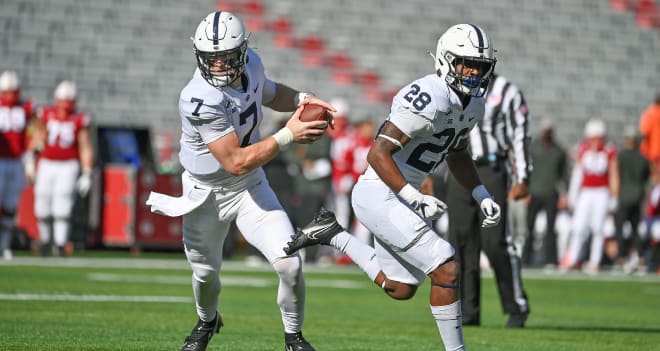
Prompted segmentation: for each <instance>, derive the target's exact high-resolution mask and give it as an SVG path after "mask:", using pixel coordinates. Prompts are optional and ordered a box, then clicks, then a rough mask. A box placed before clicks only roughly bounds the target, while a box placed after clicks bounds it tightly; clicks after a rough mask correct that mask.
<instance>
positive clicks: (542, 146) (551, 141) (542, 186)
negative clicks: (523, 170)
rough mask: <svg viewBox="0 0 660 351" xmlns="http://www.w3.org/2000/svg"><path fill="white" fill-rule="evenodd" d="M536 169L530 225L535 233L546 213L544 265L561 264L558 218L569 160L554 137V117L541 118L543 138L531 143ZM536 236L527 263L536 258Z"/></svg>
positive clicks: (532, 180) (525, 258)
mask: <svg viewBox="0 0 660 351" xmlns="http://www.w3.org/2000/svg"><path fill="white" fill-rule="evenodd" d="M530 153H531V155H532V160H539V162H535V163H534V169H533V170H532V172H531V174H530V181H529V193H530V195H531V200H530V204H529V210H528V213H527V215H528V217H527V227H528V229H529V233H534V228H535V223H536V217H537V215H538V214H539V212H541V211H544V212H545V218H546V226H545V233H543V235H542V237H543V260H542V261H540V263H541V264H546V265H551V266H555V267H556V266H557V233H556V232H555V219H556V217H557V204H558V201H559V196H560V194H562V193H565V192H566V189H567V184H566V172H567V159H566V152H565V151H564V149H563V148H562V147H561V146H560V145H559V144H557V142H556V141H555V138H554V126H553V123H552V121H551V120H550V119H548V118H545V119H543V120H542V121H541V130H540V132H539V137H538V138H536V139H534V140H532V143H531V146H530ZM532 238H533V236H532V237H530V239H529V240H528V241H527V243H526V245H525V246H526V249H525V253H526V254H525V255H523V262H525V263H527V264H530V263H532V262H533V259H532V250H533V249H532V244H533V239H532Z"/></svg>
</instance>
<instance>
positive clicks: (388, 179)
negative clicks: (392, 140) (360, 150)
mask: <svg viewBox="0 0 660 351" xmlns="http://www.w3.org/2000/svg"><path fill="white" fill-rule="evenodd" d="M384 146H385V145H383V143H379V142H378V141H376V142H375V143H374V145H373V146H372V147H371V149H370V150H369V153H368V154H367V162H369V165H370V166H371V167H372V168H373V169H374V171H376V174H378V176H379V177H380V179H381V180H382V181H383V182H384V183H385V184H386V185H387V186H388V187H390V189H392V191H393V192H395V193H399V191H401V189H402V188H403V187H404V186H405V185H406V184H408V182H407V181H406V179H405V178H404V177H403V174H401V171H400V170H399V167H397V165H396V163H395V162H394V159H393V158H392V155H391V154H390V153H389V151H388V150H386V149H383V150H381V149H379V148H380V147H384Z"/></svg>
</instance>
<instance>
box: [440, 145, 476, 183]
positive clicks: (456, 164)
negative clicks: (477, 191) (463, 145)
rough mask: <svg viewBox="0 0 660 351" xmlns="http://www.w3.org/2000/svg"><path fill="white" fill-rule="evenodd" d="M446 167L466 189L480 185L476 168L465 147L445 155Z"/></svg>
mask: <svg viewBox="0 0 660 351" xmlns="http://www.w3.org/2000/svg"><path fill="white" fill-rule="evenodd" d="M447 167H448V168H449V171H450V172H451V174H452V175H454V178H456V180H457V181H458V183H459V184H461V185H462V186H463V187H464V188H465V189H466V190H468V191H472V190H473V189H474V188H476V187H477V186H479V185H481V180H480V179H479V174H477V170H476V168H475V167H474V163H473V162H472V158H471V157H470V154H469V153H468V152H467V149H463V150H460V151H455V152H450V153H449V154H448V155H447Z"/></svg>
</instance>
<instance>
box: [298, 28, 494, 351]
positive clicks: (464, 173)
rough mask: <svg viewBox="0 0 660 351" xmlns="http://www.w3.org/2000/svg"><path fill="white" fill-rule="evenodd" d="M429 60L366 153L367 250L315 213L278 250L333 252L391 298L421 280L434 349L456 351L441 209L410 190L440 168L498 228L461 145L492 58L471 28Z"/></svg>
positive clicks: (452, 277)
mask: <svg viewBox="0 0 660 351" xmlns="http://www.w3.org/2000/svg"><path fill="white" fill-rule="evenodd" d="M431 56H432V57H433V58H434V61H435V69H436V72H435V73H433V74H429V75H427V76H424V77H421V78H419V79H417V80H415V81H413V82H412V83H409V84H407V85H406V86H404V87H403V88H402V89H401V90H400V91H399V92H398V93H397V94H396V95H395V97H394V99H393V101H392V107H391V111H390V115H389V117H388V118H387V120H386V121H385V122H384V124H383V125H382V126H381V127H380V130H379V131H378V133H377V137H376V139H375V140H374V144H373V145H372V146H371V148H370V150H369V153H368V155H367V161H368V163H369V168H368V169H367V171H366V172H365V173H364V174H363V175H362V176H361V177H360V179H359V180H358V182H357V184H356V185H355V187H354V189H353V196H352V204H353V208H354V210H355V214H356V216H357V218H358V220H359V221H360V222H362V224H364V225H365V226H366V227H367V228H368V229H369V230H370V231H371V232H372V233H373V234H374V237H375V243H374V244H375V247H374V248H373V249H372V248H371V247H369V246H367V245H365V244H363V243H361V242H360V241H359V240H354V237H353V236H351V235H350V234H348V233H346V232H345V231H344V230H343V228H341V226H340V225H339V224H337V222H336V220H335V218H334V215H333V214H332V213H331V212H327V211H321V213H319V214H318V215H317V217H316V218H315V220H314V221H313V222H312V223H310V224H309V225H308V226H307V227H305V228H303V229H302V230H298V231H297V232H296V235H295V236H294V237H293V238H292V239H293V240H292V241H291V242H290V243H289V245H288V247H287V248H286V250H287V251H288V252H293V251H295V250H297V249H299V248H301V247H304V246H308V245H312V244H316V243H321V244H329V245H332V246H334V247H336V248H338V249H339V250H341V251H342V252H344V253H346V254H347V255H348V256H350V257H351V259H353V261H354V262H355V263H356V264H358V266H359V267H360V268H361V269H362V270H364V271H365V273H366V274H367V276H369V278H370V279H371V280H372V281H373V282H374V283H375V284H377V285H378V286H380V287H382V288H383V289H384V290H385V292H386V293H387V294H388V295H389V296H390V297H392V298H394V299H398V300H405V299H410V298H412V297H413V296H414V294H415V292H416V290H417V288H418V287H419V286H420V285H421V284H422V282H423V281H424V279H425V277H426V276H428V277H429V278H430V279H431V296H430V308H431V314H432V315H433V318H434V319H435V322H436V325H437V328H438V331H439V333H440V337H441V338H442V342H443V343H444V346H445V348H446V349H447V350H464V349H465V347H464V343H463V331H462V325H461V316H460V314H461V308H460V301H459V296H458V290H457V289H458V282H457V267H456V265H457V263H456V262H455V260H454V249H453V248H452V246H451V245H450V244H449V243H448V242H447V241H445V240H444V239H443V238H442V237H441V236H440V235H438V234H437V233H436V232H435V231H434V229H433V227H432V226H431V220H433V219H437V218H439V217H440V215H441V214H442V213H443V212H445V210H446V209H447V205H445V204H444V203H443V202H442V201H440V200H438V199H437V198H435V197H433V196H430V195H423V194H422V193H421V192H420V191H419V189H420V186H421V183H422V181H423V180H424V179H425V177H426V176H427V175H428V174H429V173H430V172H431V171H433V169H434V168H435V167H437V166H438V164H439V163H440V162H442V161H446V162H447V165H448V166H449V169H450V170H451V172H452V173H453V174H454V176H456V178H457V179H459V180H460V181H461V184H462V185H463V186H464V187H466V188H467V189H469V190H471V191H472V196H473V197H474V199H475V201H477V202H478V203H479V204H480V208H481V210H482V212H483V214H484V216H485V219H484V220H483V222H482V226H484V227H489V226H493V225H496V224H497V223H498V222H499V220H500V208H499V206H498V205H497V204H496V203H495V202H494V201H493V200H492V197H491V195H490V194H489V193H488V191H487V190H486V188H485V187H484V186H483V185H482V184H481V181H480V180H479V177H478V175H477V173H476V170H475V167H474V164H473V163H472V158H471V157H470V153H469V152H468V150H467V139H466V138H467V136H468V134H469V131H470V129H471V128H472V127H473V126H474V125H475V124H476V123H477V122H478V121H479V120H480V119H481V118H483V115H484V98H483V94H484V91H485V88H486V86H487V84H488V81H489V79H490V78H491V74H492V72H493V68H494V66H495V62H496V60H495V57H494V50H493V46H492V43H491V40H490V38H489V36H488V35H487V34H486V32H484V30H483V29H481V28H479V27H477V26H475V25H471V24H458V25H454V26H452V27H450V28H449V29H448V30H447V31H446V32H445V33H444V34H442V36H440V38H439V40H438V43H437V48H436V55H435V56H433V55H431ZM475 234H476V233H475Z"/></svg>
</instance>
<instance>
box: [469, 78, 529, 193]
mask: <svg viewBox="0 0 660 351" xmlns="http://www.w3.org/2000/svg"><path fill="white" fill-rule="evenodd" d="M529 140H530V134H529V118H528V110H527V104H526V103H525V98H524V97H523V94H522V92H521V91H520V89H519V88H518V87H517V86H516V85H515V84H513V83H511V82H510V81H508V80H507V79H506V78H505V77H502V76H494V77H493V78H492V79H491V81H490V83H489V86H488V91H487V92H486V112H485V114H484V118H483V120H481V121H480V122H479V123H478V124H477V125H476V126H475V127H474V128H473V129H472V131H471V132H470V150H471V152H472V158H473V159H475V160H496V159H498V158H499V159H504V158H508V159H509V160H510V161H511V166H512V167H511V170H512V177H513V179H514V181H515V182H518V183H522V182H527V181H528V180H529V173H530V172H531V170H532V162H531V156H530V153H529Z"/></svg>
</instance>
